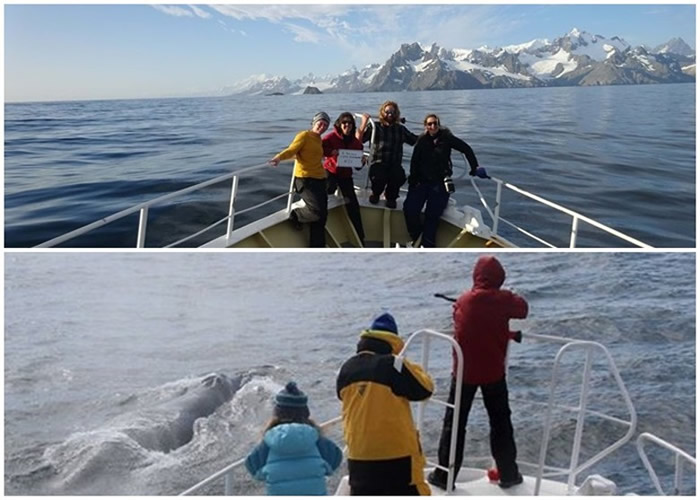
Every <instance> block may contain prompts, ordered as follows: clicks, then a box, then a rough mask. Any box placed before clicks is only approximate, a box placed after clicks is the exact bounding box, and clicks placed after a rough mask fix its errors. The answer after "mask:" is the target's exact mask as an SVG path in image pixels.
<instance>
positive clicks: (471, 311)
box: [453, 257, 528, 385]
mask: <svg viewBox="0 0 700 500" xmlns="http://www.w3.org/2000/svg"><path fill="white" fill-rule="evenodd" d="M505 279H506V272H505V270H504V269H503V266H501V263H500V262H498V260H497V259H496V258H495V257H480V258H479V260H478V261H477V262H476V265H475V266H474V286H473V287H472V289H471V290H469V291H468V292H465V293H463V294H462V295H461V296H460V297H459V299H457V302H456V304H455V305H454V313H453V317H454V325H455V339H456V340H457V342H458V343H459V345H460V347H461V348H462V354H463V355H464V376H463V381H464V383H467V384H473V385H479V384H491V383H494V382H498V381H499V380H501V379H502V378H503V377H504V376H505V373H506V372H505V361H506V349H507V347H508V341H509V340H510V339H511V332H510V327H509V325H508V322H509V320H510V319H511V318H518V319H522V318H525V317H527V312H528V305H527V302H526V301H525V299H523V298H522V297H520V296H518V295H516V294H514V293H513V292H511V291H508V290H501V289H500V288H501V285H503V282H504V281H505ZM453 373H454V374H456V373H457V360H456V359H455V360H454V364H453Z"/></svg>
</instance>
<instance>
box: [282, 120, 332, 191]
mask: <svg viewBox="0 0 700 500" xmlns="http://www.w3.org/2000/svg"><path fill="white" fill-rule="evenodd" d="M277 158H279V159H280V161H282V160H289V159H291V158H295V161H294V176H295V177H310V178H312V179H325V178H326V171H325V170H324V169H323V145H322V143H321V136H320V135H318V134H317V133H315V132H312V131H310V130H304V131H302V132H299V133H298V134H297V135H296V137H295V138H294V140H293V141H292V143H291V144H290V145H289V147H288V148H287V149H285V150H284V151H282V152H281V153H279V154H278V155H277Z"/></svg>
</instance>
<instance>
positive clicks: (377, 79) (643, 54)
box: [221, 28, 695, 95]
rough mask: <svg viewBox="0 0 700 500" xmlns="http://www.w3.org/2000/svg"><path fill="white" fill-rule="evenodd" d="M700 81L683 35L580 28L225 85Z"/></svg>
mask: <svg viewBox="0 0 700 500" xmlns="http://www.w3.org/2000/svg"><path fill="white" fill-rule="evenodd" d="M694 81H695V51H694V50H693V49H692V48H691V47H689V46H688V45H687V44H686V43H685V42H684V41H683V40H682V39H680V38H674V39H672V40H669V41H668V42H667V43H665V44H663V45H661V46H659V47H656V48H655V49H649V48H646V47H642V46H640V47H632V46H630V45H629V44H628V43H627V42H625V41H624V40H623V39H621V38H619V37H616V36H613V37H612V38H605V37H603V36H601V35H592V34H590V33H587V32H585V31H579V30H578V29H576V28H574V29H573V30H571V31H570V32H569V33H567V34H566V35H564V36H562V37H559V38H555V39H554V40H552V41H550V40H547V39H536V40H532V41H530V42H527V43H522V44H519V45H509V46H505V47H497V48H489V47H480V48H478V49H445V48H442V47H439V46H437V45H436V44H433V45H432V46H430V47H427V48H426V47H423V46H421V45H420V44H418V43H412V44H403V45H401V47H400V48H399V50H398V51H396V52H395V53H394V54H392V56H391V57H390V58H389V59H388V60H387V61H386V62H385V63H384V64H371V65H369V66H366V67H365V68H362V69H359V70H358V69H357V68H354V67H353V68H351V69H349V70H348V71H345V72H344V73H342V74H340V75H337V76H332V75H328V76H324V77H316V76H314V75H313V74H308V75H307V76H305V77H303V78H300V79H298V80H289V79H287V78H285V77H280V76H274V77H270V76H267V75H258V76H251V77H249V78H247V79H246V80H243V81H241V82H238V83H237V84H236V85H234V86H230V87H226V88H224V89H222V90H221V94H223V95H231V94H249V95H254V94H279V93H281V94H295V93H296V94H299V93H303V92H304V90H305V89H307V88H308V87H315V88H317V89H319V90H320V91H322V92H325V93H332V92H381V91H404V90H409V91H410V90H450V89H475V88H503V87H548V86H575V85H624V84H643V83H679V82H694Z"/></svg>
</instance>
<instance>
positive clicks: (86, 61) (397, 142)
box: [4, 4, 696, 249]
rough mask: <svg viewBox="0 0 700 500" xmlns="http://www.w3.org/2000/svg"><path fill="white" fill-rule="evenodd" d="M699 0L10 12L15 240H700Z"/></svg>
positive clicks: (93, 243) (11, 221)
mask: <svg viewBox="0 0 700 500" xmlns="http://www.w3.org/2000/svg"><path fill="white" fill-rule="evenodd" d="M695 10H696V6H695V5H691V4H687V5H666V4H660V5H650V4H647V5H556V4H551V5H506V4H501V5H476V4H472V5H417V4H409V5H352V4H348V5H335V4H333V5H330V4H328V5H326V4H317V5H235V4H229V5H6V6H4V15H5V26H4V29H5V68H4V71H5V108H4V110H5V129H4V130H5V143H4V147H5V155H4V161H5V163H4V174H5V175H4V178H5V185H4V188H5V218H4V224H5V232H4V237H5V247H6V248H30V247H41V248H67V247H73V248H176V247H177V248H197V247H206V248H249V249H250V248H260V249H264V248H318V247H321V248H384V249H396V248H417V249H421V248H433V247H437V248H467V247H470V248H489V249H496V248H512V247H523V248H609V249H618V248H695V247H696V234H695V217H696V212H695V203H696V201H695V200H696V198H695V197H696V194H695V193H696V189H695V168H696V150H695V148H696V144H695V142H696V137H695V128H696V123H695V122H696V92H695V56H696V52H695V51H696V46H695V44H696V33H695V32H696V26H695V19H696V12H695Z"/></svg>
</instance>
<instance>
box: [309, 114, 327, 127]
mask: <svg viewBox="0 0 700 500" xmlns="http://www.w3.org/2000/svg"><path fill="white" fill-rule="evenodd" d="M321 120H323V121H325V122H326V123H327V124H328V125H330V123H331V118H330V117H329V116H328V114H327V113H325V112H323V111H319V112H318V113H316V114H315V115H314V117H313V119H312V120H311V126H312V127H313V126H314V125H316V122H318V121H321Z"/></svg>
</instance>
